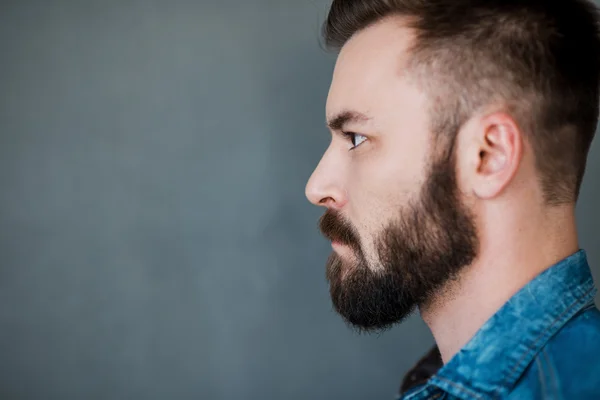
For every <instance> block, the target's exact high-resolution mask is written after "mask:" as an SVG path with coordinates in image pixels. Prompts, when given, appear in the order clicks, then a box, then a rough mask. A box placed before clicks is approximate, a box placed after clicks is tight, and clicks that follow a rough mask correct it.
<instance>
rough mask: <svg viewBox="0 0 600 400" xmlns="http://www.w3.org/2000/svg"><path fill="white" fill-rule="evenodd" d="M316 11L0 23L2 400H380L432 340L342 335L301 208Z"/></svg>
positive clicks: (146, 5) (220, 4)
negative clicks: (283, 399)
mask: <svg viewBox="0 0 600 400" xmlns="http://www.w3.org/2000/svg"><path fill="white" fill-rule="evenodd" d="M327 3H328V2H326V1H317V0H300V1H299V0H285V1H284V0H271V1H269V0H253V1H243V0H238V1H234V0H218V1H217V0H214V1H183V0H177V1H173V0H170V1H150V0H146V1H123V0H120V1H104V2H85V1H62V2H61V1H38V2H35V1H6V0H5V1H2V2H1V3H0V57H1V58H0V91H1V95H0V228H1V229H0V398H2V399H83V398H85V399H166V398H172V399H192V398H194V399H199V398H202V399H234V398H238V399H278V398H286V399H333V398H335V399H342V398H343V399H367V398H369V399H391V398H393V396H394V394H395V393H396V390H397V387H398V385H399V380H400V377H401V376H402V374H403V373H404V372H405V371H406V370H407V369H408V368H409V366H411V365H412V363H413V362H414V361H415V360H416V359H417V358H418V357H419V356H420V355H421V354H422V353H423V352H424V351H425V350H426V349H427V348H428V347H429V346H431V345H432V343H433V340H432V338H431V335H430V333H429V331H428V329H427V328H426V326H425V325H424V324H423V323H422V322H421V321H420V319H419V318H418V317H413V318H411V319H410V320H409V321H408V322H406V323H405V324H403V325H402V326H399V327H397V328H395V329H393V330H391V331H390V332H387V333H385V334H383V335H380V336H359V335H356V334H354V333H352V332H351V331H349V330H348V329H347V328H346V326H345V325H344V324H343V322H342V321H341V320H340V318H339V317H338V316H337V315H336V314H335V313H334V312H333V311H332V309H331V305H330V300H329V295H328V293H327V285H326V282H325V279H324V262H325V259H326V257H327V255H328V254H329V252H330V247H329V245H328V243H327V242H326V241H325V240H324V239H322V238H321V236H320V235H319V233H318V230H317V225H316V221H317V219H318V217H319V216H320V215H321V213H322V210H320V209H318V208H316V207H313V206H311V205H310V204H309V203H308V202H307V200H306V199H305V198H304V185H305V183H306V180H307V179H308V177H309V176H310V173H311V172H312V170H313V168H314V167H315V166H316V164H317V162H318V160H319V158H320V157H321V155H322V153H323V151H324V150H325V148H326V146H327V144H328V141H329V134H328V133H327V131H326V130H325V128H324V106H325V99H326V94H327V90H328V85H329V80H330V75H331V71H332V67H333V63H334V60H335V59H334V55H332V54H326V53H325V52H324V51H323V50H322V49H321V47H320V45H319V28H320V24H321V22H322V20H323V19H324V17H325V15H326V9H327ZM599 151H600V149H598V141H596V142H595V145H594V147H593V149H592V152H591V155H590V158H589V164H588V173H587V177H586V180H585V183H584V186H583V189H582V194H581V200H580V203H579V206H578V217H579V223H580V225H579V227H580V233H581V245H582V247H584V248H586V249H587V250H588V254H589V257H590V261H591V263H592V265H593V268H594V273H595V276H596V278H597V279H598V278H600V276H599V275H600V269H599V267H598V266H599V265H600V250H599V249H598V247H599V244H600V242H599V240H598V238H597V236H596V234H597V228H595V227H596V226H598V225H599V223H600V214H599V212H598V209H597V207H596V205H597V204H598V201H599V200H600V189H599V188H598V186H596V184H595V183H594V182H596V181H597V180H598V176H599V174H600V154H599Z"/></svg>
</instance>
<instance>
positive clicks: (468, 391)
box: [436, 376, 483, 399]
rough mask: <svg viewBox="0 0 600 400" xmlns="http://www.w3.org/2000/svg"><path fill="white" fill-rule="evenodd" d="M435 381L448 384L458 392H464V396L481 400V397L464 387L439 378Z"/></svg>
mask: <svg viewBox="0 0 600 400" xmlns="http://www.w3.org/2000/svg"><path fill="white" fill-rule="evenodd" d="M436 379H439V380H441V381H442V382H446V383H447V384H449V385H450V386H454V387H455V388H456V389H457V390H458V391H459V392H464V393H465V394H466V395H468V396H471V397H473V398H475V399H483V397H481V396H480V395H478V394H477V392H474V391H472V390H471V389H467V388H466V387H465V386H463V385H461V384H459V383H456V382H453V381H451V380H449V379H446V378H443V377H441V376H436Z"/></svg>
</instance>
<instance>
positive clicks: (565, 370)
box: [509, 305, 600, 399]
mask: <svg viewBox="0 0 600 400" xmlns="http://www.w3.org/2000/svg"><path fill="white" fill-rule="evenodd" d="M509 398H515V399H516V398H543V399H571V398H600V311H598V309H597V308H596V307H595V306H593V305H592V306H590V307H588V308H587V309H585V310H584V311H582V312H580V313H579V314H578V315H577V316H575V317H574V318H573V319H571V321H569V322H568V323H567V324H566V325H565V326H564V327H563V328H562V329H561V330H560V331H558V332H557V333H556V335H554V336H553V337H552V339H550V340H549V341H548V343H547V344H546V345H545V346H544V347H543V348H542V350H541V351H540V352H539V353H538V354H537V356H536V358H535V359H534V360H533V362H532V363H531V364H530V365H529V367H528V368H527V370H526V371H525V373H524V374H523V376H522V377H521V379H520V380H519V381H518V382H517V386H516V387H515V389H514V390H513V392H512V393H511V395H510V396H509Z"/></svg>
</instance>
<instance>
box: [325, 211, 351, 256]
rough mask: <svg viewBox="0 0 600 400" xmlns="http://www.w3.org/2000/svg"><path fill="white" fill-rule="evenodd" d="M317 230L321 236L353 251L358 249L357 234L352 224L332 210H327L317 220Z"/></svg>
mask: <svg viewBox="0 0 600 400" xmlns="http://www.w3.org/2000/svg"><path fill="white" fill-rule="evenodd" d="M319 229H320V230H321V233H322V234H323V236H325V237H326V238H327V239H329V240H330V241H332V242H338V243H341V244H344V245H347V246H350V247H352V248H354V249H360V240H359V238H358V233H357V232H356V230H355V229H354V227H353V226H352V224H351V223H350V222H349V221H347V220H346V219H344V218H343V217H342V215H341V214H340V213H339V212H337V211H334V210H331V209H328V210H327V211H325V213H324V214H323V215H322V216H321V218H320V219H319Z"/></svg>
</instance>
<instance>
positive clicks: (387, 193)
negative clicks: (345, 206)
mask: <svg viewBox="0 0 600 400" xmlns="http://www.w3.org/2000/svg"><path fill="white" fill-rule="evenodd" d="M419 190H420V184H419V177H418V175H417V176H415V175H414V173H413V172H412V171H409V170H408V168H403V166H402V164H401V163H400V162H398V161H397V162H396V163H391V162H387V160H383V159H380V160H378V162H373V163H371V164H370V165H368V166H367V165H364V166H362V167H361V170H360V171H357V172H356V173H355V175H354V176H353V179H352V182H351V184H350V185H349V191H348V195H349V198H350V201H349V206H350V207H349V212H350V215H351V219H352V222H353V223H354V225H355V227H356V229H357V230H358V232H359V235H360V236H361V240H362V241H363V242H364V243H365V244H366V243H368V242H369V241H370V240H372V239H373V238H374V237H375V236H376V235H377V234H378V233H380V232H381V230H382V229H383V228H384V227H385V226H387V225H388V224H389V222H390V220H391V219H393V218H397V217H398V215H399V213H400V212H401V211H402V209H403V207H404V206H405V205H406V204H407V203H408V201H409V200H410V199H411V198H412V197H414V194H415V193H418V192H419Z"/></svg>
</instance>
